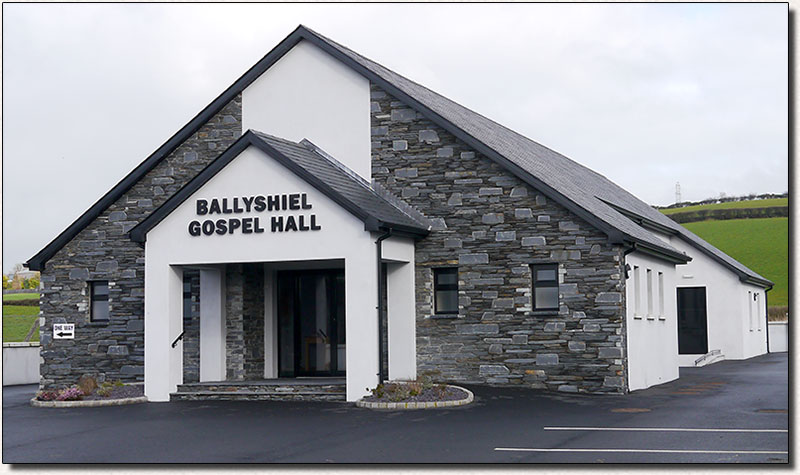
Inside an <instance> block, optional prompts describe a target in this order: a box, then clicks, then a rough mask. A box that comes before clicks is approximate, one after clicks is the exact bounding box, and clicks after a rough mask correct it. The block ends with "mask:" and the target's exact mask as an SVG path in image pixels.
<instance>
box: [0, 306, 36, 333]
mask: <svg viewBox="0 0 800 475" xmlns="http://www.w3.org/2000/svg"><path fill="white" fill-rule="evenodd" d="M33 308H35V307H33ZM37 312H38V309H37ZM37 318H39V317H37V316H36V315H33V316H7V315H5V313H4V314H3V341H25V335H27V334H28V331H30V329H31V326H33V322H35V321H36V319H37ZM30 341H39V329H38V328H37V329H36V331H34V332H33V336H32V337H31V339H30Z"/></svg>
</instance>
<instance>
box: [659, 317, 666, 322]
mask: <svg viewBox="0 0 800 475" xmlns="http://www.w3.org/2000/svg"><path fill="white" fill-rule="evenodd" d="M658 320H659V321H661V322H665V321H667V317H658Z"/></svg>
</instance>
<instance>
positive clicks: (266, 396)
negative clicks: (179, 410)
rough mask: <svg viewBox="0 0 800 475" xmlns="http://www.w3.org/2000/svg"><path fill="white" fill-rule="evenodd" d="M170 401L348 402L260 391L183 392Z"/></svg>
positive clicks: (340, 395) (341, 397)
mask: <svg viewBox="0 0 800 475" xmlns="http://www.w3.org/2000/svg"><path fill="white" fill-rule="evenodd" d="M169 400H170V401H340V402H343V401H346V400H347V393H345V392H344V391H342V392H322V391H297V392H291V393H283V394H280V393H269V392H258V391H182V392H177V393H172V394H170V395H169Z"/></svg>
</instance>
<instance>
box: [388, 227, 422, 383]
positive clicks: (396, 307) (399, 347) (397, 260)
mask: <svg viewBox="0 0 800 475" xmlns="http://www.w3.org/2000/svg"><path fill="white" fill-rule="evenodd" d="M381 251H382V258H383V260H384V262H387V265H386V286H387V290H386V292H387V295H386V301H387V308H386V310H387V332H388V335H387V336H388V341H389V374H388V376H389V379H390V380H412V379H416V377H417V350H416V345H417V343H416V341H417V340H416V339H417V337H416V307H415V302H416V299H415V295H414V292H415V290H414V241H413V240H411V239H400V238H389V239H387V240H385V241H383V247H382V249H381Z"/></svg>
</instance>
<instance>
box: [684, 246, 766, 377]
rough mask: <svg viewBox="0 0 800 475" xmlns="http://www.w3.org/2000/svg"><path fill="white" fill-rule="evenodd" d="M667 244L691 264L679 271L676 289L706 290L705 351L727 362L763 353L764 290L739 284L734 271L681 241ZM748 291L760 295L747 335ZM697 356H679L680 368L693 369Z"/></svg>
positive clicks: (764, 346)
mask: <svg viewBox="0 0 800 475" xmlns="http://www.w3.org/2000/svg"><path fill="white" fill-rule="evenodd" d="M670 244H672V246H673V247H675V248H676V249H678V250H680V251H683V252H686V253H687V254H689V255H690V256H692V261H691V262H689V263H688V264H686V265H681V266H679V267H678V275H677V286H678V287H705V288H706V311H707V315H708V350H709V351H712V350H720V351H721V352H722V354H723V356H724V357H725V359H728V360H739V359H745V358H750V357H753V356H757V355H761V354H764V353H766V351H767V337H766V332H767V331H766V328H765V327H766V305H765V302H764V289H763V288H761V287H756V286H754V285H749V284H745V283H743V282H741V281H740V280H739V277H738V276H737V275H736V274H734V273H733V271H731V270H729V269H728V268H726V267H723V266H722V265H721V264H720V263H718V262H717V261H716V260H713V259H711V258H710V257H708V256H707V255H705V254H703V253H702V252H700V251H698V250H697V249H696V248H694V247H692V246H690V245H689V244H687V243H686V242H685V241H683V240H681V239H678V238H675V237H673V238H671V239H670ZM748 291H750V292H755V293H758V294H759V300H758V304H759V305H758V308H757V309H756V308H754V312H757V313H758V315H757V316H755V315H754V319H755V320H754V326H753V331H750V330H751V329H750V322H749V314H748V306H747V305H748V298H747V295H748V294H747V292H748ZM758 322H760V323H761V324H760V327H759V326H758ZM759 328H760V330H759ZM700 356H702V355H681V356H680V363H681V366H694V361H695V360H696V359H697V358H698V357H700Z"/></svg>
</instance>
